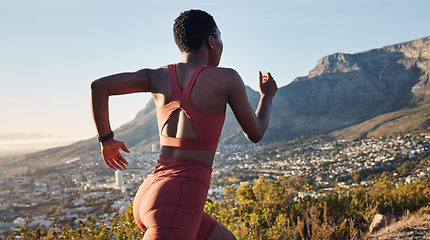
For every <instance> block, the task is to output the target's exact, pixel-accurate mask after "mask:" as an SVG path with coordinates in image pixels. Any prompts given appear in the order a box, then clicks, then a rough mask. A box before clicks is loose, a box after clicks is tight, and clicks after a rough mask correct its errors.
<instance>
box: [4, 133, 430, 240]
mask: <svg viewBox="0 0 430 240" xmlns="http://www.w3.org/2000/svg"><path fill="white" fill-rule="evenodd" d="M153 150H154V152H152V153H138V152H132V153H130V154H127V155H126V158H127V160H128V162H129V165H128V166H127V169H125V170H123V171H113V170H111V169H109V168H108V167H107V166H105V164H104V162H103V160H102V158H101V156H100V154H98V153H97V154H89V155H80V156H76V157H74V158H67V159H61V160H59V161H55V162H48V163H45V164H34V166H31V167H28V168H22V171H18V172H16V173H15V174H14V176H10V177H7V178H4V177H1V178H0V180H1V181H2V186H1V188H0V216H1V218H0V234H1V233H3V232H11V231H18V230H19V228H20V227H21V226H22V225H27V226H28V227H29V228H35V227H37V226H41V227H47V228H49V229H50V231H54V230H55V231H61V229H62V227H64V226H74V224H76V223H77V221H79V220H81V221H85V219H86V216H87V215H90V216H91V217H92V218H93V219H97V220H98V221H97V222H98V223H101V222H102V223H105V224H106V225H107V226H110V224H111V222H112V217H113V216H115V215H117V214H118V213H122V212H124V211H125V209H126V208H127V206H129V204H130V203H131V202H132V200H133V198H134V195H135V193H136V191H137V189H138V187H139V186H140V184H141V183H142V182H143V180H144V179H145V177H146V176H147V175H148V174H149V173H150V172H151V171H152V168H153V167H154V165H155V162H156V159H157V157H158V153H157V150H158V149H157V147H156V146H154V148H153ZM429 154H430V135H424V134H423V135H412V134H405V135H399V136H396V137H378V138H366V139H355V140H324V139H319V138H315V139H313V140H309V141H307V142H303V143H296V142H280V143H273V144H268V145H263V144H258V145H251V144H249V145H223V146H220V147H219V149H218V151H217V154H216V158H215V163H214V166H213V176H212V184H211V188H210V190H209V196H208V197H209V198H210V199H212V200H214V201H220V202H222V200H223V198H222V193H223V190H224V187H226V186H225V185H223V184H221V183H222V182H223V181H221V180H223V178H225V176H231V175H238V174H236V173H241V174H242V175H244V176H256V177H258V176H264V177H265V178H266V179H277V178H280V177H296V176H302V177H303V176H305V177H306V179H307V180H308V182H311V184H312V187H311V189H303V190H299V191H297V192H296V193H295V194H296V199H299V198H301V197H304V196H314V197H319V196H322V197H323V196H324V190H325V189H331V188H332V187H334V184H336V185H337V187H342V188H346V189H348V188H354V187H358V186H369V185H372V183H373V182H372V180H371V179H369V178H365V177H364V176H360V173H361V174H362V175H363V174H364V173H372V172H378V169H394V167H395V166H400V165H401V164H402V163H403V162H404V161H413V160H414V159H419V158H423V157H425V156H428V155H429ZM19 158H26V156H16V157H8V158H3V159H1V161H2V162H13V161H16V160H18V159H19ZM0 170H1V171H2V172H4V173H6V171H7V169H1V168H0ZM429 173H430V166H429V165H428V164H427V165H422V164H421V165H417V166H414V167H413V168H412V166H411V169H408V171H406V170H405V171H403V170H394V171H391V172H389V175H390V176H391V177H394V178H397V180H398V181H399V182H404V183H410V182H412V181H416V180H419V179H428V178H429ZM233 179H234V178H233ZM235 179H236V180H233V182H232V181H227V182H228V184H233V185H235V186H238V185H239V184H248V183H249V182H250V181H251V182H252V181H253V180H254V179H249V178H248V179H245V180H244V179H241V178H240V177H238V176H236V178H235ZM235 181H236V182H235ZM224 182H225V181H224Z"/></svg>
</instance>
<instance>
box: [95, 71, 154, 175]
mask: <svg viewBox="0 0 430 240" xmlns="http://www.w3.org/2000/svg"><path fill="white" fill-rule="evenodd" d="M150 71H151V70H148V69H143V70H140V71H137V72H134V73H120V74H115V75H111V76H107V77H103V78H100V79H97V80H95V81H94V82H92V83H91V106H92V115H93V118H94V123H95V125H96V128H97V133H98V135H99V136H107V135H108V134H109V133H110V132H111V131H112V129H111V126H110V122H109V107H108V101H109V96H112V95H120V94H128V93H135V92H149V91H150V79H149V72H150ZM101 148H102V155H103V159H104V161H105V163H106V165H108V166H109V167H110V168H112V169H118V170H122V169H125V164H127V161H126V160H125V159H124V158H123V157H122V155H121V153H120V152H119V149H120V148H121V149H122V150H123V151H125V152H129V151H128V149H127V147H126V146H125V145H124V143H123V142H119V141H116V140H114V139H110V140H108V141H103V142H101Z"/></svg>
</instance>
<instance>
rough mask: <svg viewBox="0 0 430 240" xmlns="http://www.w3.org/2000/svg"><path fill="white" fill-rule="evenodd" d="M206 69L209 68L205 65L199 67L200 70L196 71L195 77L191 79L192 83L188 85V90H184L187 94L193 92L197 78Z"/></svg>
mask: <svg viewBox="0 0 430 240" xmlns="http://www.w3.org/2000/svg"><path fill="white" fill-rule="evenodd" d="M206 67H207V66H205V65H203V66H200V67H198V68H197V69H196V70H195V71H194V73H193V76H192V77H191V80H190V83H189V84H188V86H187V88H185V89H184V91H185V92H186V93H190V92H191V90H192V89H193V86H194V83H195V82H196V79H197V76H199V74H200V72H201V71H202V70H203V69H205V68H206Z"/></svg>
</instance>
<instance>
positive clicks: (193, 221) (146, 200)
mask: <svg viewBox="0 0 430 240" xmlns="http://www.w3.org/2000/svg"><path fill="white" fill-rule="evenodd" d="M211 174H212V169H211V168H210V167H208V166H206V165H204V164H202V163H199V162H196V161H192V160H187V159H179V158H173V157H164V156H160V158H159V159H158V161H157V165H156V166H155V167H154V170H153V172H152V173H151V174H150V175H149V176H148V177H147V178H146V179H145V181H144V182H143V183H142V185H141V186H140V188H139V191H137V194H136V198H135V200H134V206H133V214H134V219H135V220H136V223H137V225H138V226H139V228H140V229H142V230H143V231H145V236H144V238H143V239H145V240H149V239H151V240H152V239H166V240H174V239H181V240H193V239H199V240H204V239H205V240H206V239H208V237H209V235H210V234H211V232H212V230H213V228H214V226H215V223H216V220H215V219H214V218H212V217H211V216H210V215H209V214H207V213H206V212H205V211H204V210H203V209H204V205H205V202H206V198H207V193H208V190H209V183H210V179H211Z"/></svg>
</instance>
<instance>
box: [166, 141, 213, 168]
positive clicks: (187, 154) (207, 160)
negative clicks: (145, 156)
mask: <svg viewBox="0 0 430 240" xmlns="http://www.w3.org/2000/svg"><path fill="white" fill-rule="evenodd" d="M215 152H216V151H202V150H182V149H177V148H171V147H166V146H161V148H160V155H162V156H165V157H175V158H183V159H189V160H193V161H197V162H201V163H203V164H205V165H207V166H209V167H212V165H213V160H214V157H215Z"/></svg>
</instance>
